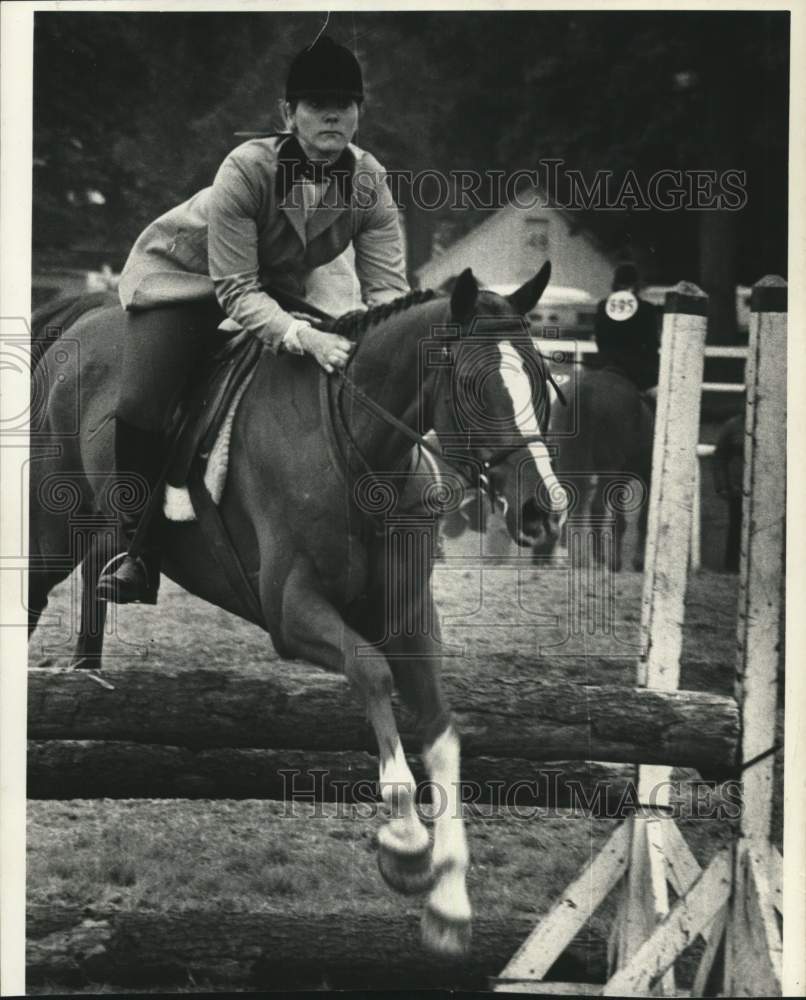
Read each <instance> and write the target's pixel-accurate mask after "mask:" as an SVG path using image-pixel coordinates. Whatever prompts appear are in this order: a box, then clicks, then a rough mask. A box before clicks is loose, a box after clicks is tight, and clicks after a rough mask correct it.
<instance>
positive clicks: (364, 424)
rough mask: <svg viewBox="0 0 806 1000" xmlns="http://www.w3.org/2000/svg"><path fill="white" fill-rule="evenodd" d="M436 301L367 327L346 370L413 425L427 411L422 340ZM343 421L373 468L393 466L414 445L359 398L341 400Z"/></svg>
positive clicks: (433, 316) (415, 427)
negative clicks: (422, 368) (349, 401)
mask: <svg viewBox="0 0 806 1000" xmlns="http://www.w3.org/2000/svg"><path fill="white" fill-rule="evenodd" d="M438 310H439V306H438V304H437V303H435V302H426V303H422V304H420V305H417V306H412V307H410V308H409V309H407V310H404V311H401V312H400V313H397V314H393V315H392V316H390V317H389V318H388V319H387V320H384V321H381V322H380V323H378V324H377V325H376V326H373V327H370V328H369V329H368V330H366V331H365V332H364V334H363V338H362V341H361V344H360V346H359V348H358V351H357V352H356V357H355V362H354V364H351V365H350V367H349V368H348V370H347V371H348V374H349V375H350V376H351V377H353V379H354V381H355V384H356V385H357V386H358V388H359V389H360V390H361V391H362V392H364V393H365V394H366V395H367V396H368V397H369V398H370V399H372V400H374V402H376V403H378V404H379V405H380V406H382V407H383V408H384V409H385V410H387V411H388V412H389V413H391V414H392V415H393V416H395V417H397V418H398V420H401V421H403V423H405V424H406V425H407V426H408V427H410V428H411V429H412V430H416V431H420V430H422V431H426V430H428V429H429V428H427V427H422V428H421V427H419V423H420V416H421V414H423V413H425V414H426V415H427V414H428V413H429V412H430V407H429V406H428V399H427V398H426V399H423V398H422V393H427V391H428V380H426V379H424V377H423V372H422V371H421V367H422V363H421V359H420V342H421V341H422V340H423V338H424V337H426V336H427V335H428V331H429V330H430V329H431V326H432V324H433V323H435V322H436V321H437V319H438V316H439V311H438ZM343 411H344V415H345V423H346V424H347V428H348V430H349V433H350V436H351V437H352V438H353V440H354V441H355V442H356V444H357V445H358V446H359V447H360V449H361V452H362V454H363V455H364V457H365V458H366V460H367V462H368V463H369V464H370V466H371V467H372V468H373V469H374V470H376V471H379V472H380V471H388V470H391V469H393V468H395V467H396V466H397V465H398V464H399V462H400V461H401V460H402V458H403V456H404V455H405V453H406V452H407V451H409V450H410V449H411V447H412V441H411V439H409V438H407V437H406V436H405V435H404V434H403V433H402V432H401V431H399V430H396V429H395V428H394V427H392V426H390V425H389V424H388V423H386V422H385V421H384V420H383V419H382V418H381V417H380V416H378V415H377V414H373V413H370V412H369V410H368V409H367V408H366V407H365V406H363V405H362V404H361V403H360V402H358V401H355V402H353V403H348V402H347V400H346V399H345V400H344V407H343Z"/></svg>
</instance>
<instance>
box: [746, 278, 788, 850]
mask: <svg viewBox="0 0 806 1000" xmlns="http://www.w3.org/2000/svg"><path fill="white" fill-rule="evenodd" d="M785 296H786V283H785V282H784V280H783V279H782V278H777V277H767V278H762V279H761V281H759V282H758V283H757V284H756V285H755V286H754V288H753V297H752V303H753V308H752V312H751V314H750V344H749V348H748V356H747V366H746V375H745V379H746V382H747V404H746V411H745V455H744V483H743V491H744V511H743V518H742V542H741V562H740V570H739V573H740V576H739V625H738V634H737V644H738V655H739V662H738V664H737V678H738V681H737V690H736V700H737V702H739V704H740V705H741V706H742V760H744V761H749V760H752V759H753V758H754V757H756V756H757V755H758V754H761V753H763V752H764V751H765V750H768V749H769V748H770V746H771V745H772V743H773V742H774V740H775V716H776V706H777V697H778V685H777V680H778V658H779V648H780V644H781V612H782V603H783V587H784V573H783V567H784V544H785V538H786V504H785V502H784V491H785V488H786V389H787V385H786V370H787V369H786V360H787V314H786V312H785V311H781V310H782V309H783V310H785V309H786V304H785ZM773 310H775V311H773ZM773 768H774V760H773V758H772V756H770V757H767V758H766V759H765V760H763V761H760V762H759V763H757V764H754V765H753V766H752V767H750V768H749V769H747V770H746V771H745V772H744V775H743V804H744V808H743V810H742V834H743V836H744V837H746V838H749V839H751V840H752V841H753V842H754V843H755V844H756V845H757V846H759V847H760V846H761V845H766V844H767V843H768V841H769V833H770V820H771V816H772V797H773Z"/></svg>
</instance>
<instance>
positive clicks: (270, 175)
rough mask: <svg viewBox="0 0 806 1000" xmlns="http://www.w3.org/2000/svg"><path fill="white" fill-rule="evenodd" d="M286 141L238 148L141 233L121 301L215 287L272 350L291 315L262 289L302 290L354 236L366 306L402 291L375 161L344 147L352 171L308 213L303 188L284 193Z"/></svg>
mask: <svg viewBox="0 0 806 1000" xmlns="http://www.w3.org/2000/svg"><path fill="white" fill-rule="evenodd" d="M284 141H286V137H284V136H272V137H270V138H266V139H252V140H250V141H249V142H245V143H243V144H242V145H241V146H238V147H237V148H236V149H234V150H233V151H232V152H231V153H230V154H229V156H228V157H227V158H226V159H225V160H224V162H223V163H222V165H221V167H220V169H219V171H218V173H217V174H216V178H215V180H214V182H213V184H212V186H211V187H208V188H205V189H204V190H202V191H199V192H198V193H197V194H195V195H193V197H192V198H190V199H188V201H186V202H183V203H182V204H181V205H178V206H177V207H176V208H173V209H171V210H170V211H168V212H166V213H165V214H164V215H161V216H160V217H159V218H158V219H156V220H155V221H154V222H152V223H151V225H150V226H148V227H147V228H146V229H145V230H144V231H143V233H142V234H141V235H140V236H139V238H138V239H137V242H136V243H135V244H134V247H133V248H132V251H131V253H130V254H129V258H128V260H127V261H126V265H125V267H124V268H123V272H122V274H121V278H120V284H119V286H118V292H119V295H120V300H121V302H122V304H123V306H124V308H126V309H148V308H154V307H156V306H161V305H168V304H172V303H179V302H191V301H194V300H196V299H199V298H203V297H206V296H209V295H210V294H211V293H212V292H213V291H215V294H216V296H217V298H218V301H219V303H220V305H221V307H222V309H223V310H224V312H225V313H226V315H227V317H229V319H230V320H231V321H234V323H235V324H237V325H238V326H240V327H241V328H242V329H245V330H247V331H249V332H252V333H255V334H259V335H260V336H261V337H262V339H264V340H265V341H266V342H267V343H268V344H269V346H270V347H272V348H273V349H275V350H277V348H278V347H279V345H280V342H281V341H282V339H283V337H284V336H285V334H286V333H287V332H288V331H289V329H290V328H291V326H292V324H293V323H294V322H295V321H294V319H293V317H291V316H290V315H289V314H288V313H287V312H285V311H284V310H283V309H281V307H280V306H279V305H278V303H277V302H276V301H275V300H274V299H273V298H271V296H270V295H269V294H267V292H266V291H265V289H266V288H267V287H270V288H273V289H276V290H277V291H286V292H288V293H290V294H293V295H296V296H298V297H304V296H305V291H306V288H305V285H306V279H307V277H308V276H309V275H310V273H311V272H312V271H313V270H314V269H315V268H317V267H320V266H321V265H323V264H327V263H328V262H330V261H332V260H334V259H335V258H337V257H338V256H339V255H340V254H341V253H342V252H343V251H344V250H345V249H346V248H347V247H348V246H349V245H350V244H351V243H352V245H353V247H354V251H355V271H356V274H357V276H358V280H359V282H360V285H361V294H362V298H363V300H364V302H365V303H366V304H367V305H368V306H374V305H379V304H381V303H384V302H388V301H390V300H392V299H394V298H397V297H398V296H400V295H403V294H405V293H406V292H407V291H408V290H409V286H408V283H407V281H406V267H405V257H404V252H403V239H402V235H401V230H400V223H399V218H398V209H397V206H396V205H395V203H394V199H393V198H392V194H391V192H390V190H389V187H388V185H387V184H386V173H385V171H384V169H383V167H382V166H381V164H380V163H379V162H378V161H377V160H376V159H375V157H374V156H372V155H371V154H370V153H367V152H365V151H364V150H361V149H359V148H358V147H357V146H353V145H352V144H351V145H350V146H349V147H348V149H349V151H350V153H351V154H352V156H351V157H349V158H348V160H347V162H348V165H349V164H350V163H351V165H352V172H351V173H349V171H348V173H347V174H346V175H343V176H342V177H341V178H339V177H333V178H331V179H330V181H329V182H328V184H327V186H326V187H325V188H324V193H323V196H322V199H321V203H320V204H319V205H318V206H317V207H316V208H314V209H313V210H309V211H308V212H307V213H306V209H305V206H304V204H303V197H302V189H301V185H300V184H298V183H295V184H292V185H291V186H290V187H287V189H286V190H283V185H282V179H283V177H286V176H290V174H287V173H286V169H287V166H288V165H287V164H286V163H285V162H284V161H283V156H284V155H285V154H283V153H282V152H281V147H282V146H283V144H284ZM281 168H282V169H281ZM278 170H279V173H280V178H279V179H278Z"/></svg>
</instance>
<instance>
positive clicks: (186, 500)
mask: <svg viewBox="0 0 806 1000" xmlns="http://www.w3.org/2000/svg"><path fill="white" fill-rule="evenodd" d="M254 374H255V369H254V368H253V369H252V371H251V372H250V373H249V374H248V375H247V376H246V378H245V379H244V380H243V382H242V383H241V384H240V386H239V387H238V390H237V392H236V393H235V395H234V396H233V397H232V402H231V403H230V406H229V409H228V410H227V415H226V417H225V418H224V421H223V423H222V424H221V427H220V429H219V431H218V434H217V435H216V439H215V443H214V444H213V447H212V448H211V449H210V455H209V458H208V459H207V466H206V468H205V470H204V485H205V486H206V487H207V492H208V493H209V494H210V496H211V497H212V498H213V503H216V504H217V503H219V502H220V500H221V497H222V495H223V493H224V486H225V485H226V482H227V469H228V467H229V444H230V438H231V437H232V424H233V422H234V420H235V414H236V412H237V410H238V406H239V404H240V402H241V399H242V397H243V394H244V393H245V392H246V390H247V388H248V387H249V383H250V382H251V381H252V377H253V375H254ZM162 509H163V513H164V514H165V517H166V518H167V519H168V520H169V521H195V520H196V512H195V510H194V509H193V504H192V502H191V500H190V493H189V492H188V488H187V486H170V485H166V487H165V499H164V501H163V507H162Z"/></svg>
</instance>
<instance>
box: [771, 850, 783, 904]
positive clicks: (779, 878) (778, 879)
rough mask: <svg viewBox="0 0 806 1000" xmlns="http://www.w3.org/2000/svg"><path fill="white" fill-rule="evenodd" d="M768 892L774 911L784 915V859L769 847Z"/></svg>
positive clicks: (778, 852) (777, 851)
mask: <svg viewBox="0 0 806 1000" xmlns="http://www.w3.org/2000/svg"><path fill="white" fill-rule="evenodd" d="M769 880H770V891H771V892H772V901H773V904H774V906H775V909H776V910H777V911H778V912H779V913H780V914H781V916H783V915H784V859H783V858H782V857H781V852H780V851H779V850H778V848H777V847H776V846H775V844H771V845H770V866H769Z"/></svg>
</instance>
